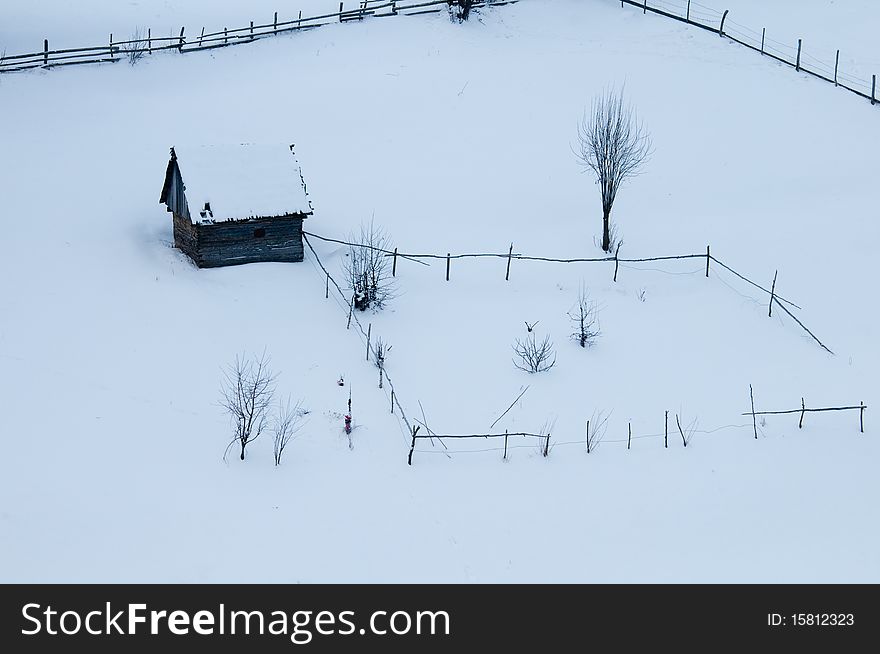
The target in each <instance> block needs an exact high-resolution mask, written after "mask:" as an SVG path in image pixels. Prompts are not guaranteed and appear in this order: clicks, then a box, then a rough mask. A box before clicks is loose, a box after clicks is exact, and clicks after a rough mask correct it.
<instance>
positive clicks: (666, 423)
mask: <svg viewBox="0 0 880 654" xmlns="http://www.w3.org/2000/svg"><path fill="white" fill-rule="evenodd" d="M663 447H664V448H665V449H669V411H667V412H666V415H665V416H663Z"/></svg>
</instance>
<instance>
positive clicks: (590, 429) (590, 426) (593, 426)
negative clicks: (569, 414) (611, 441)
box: [585, 411, 611, 454]
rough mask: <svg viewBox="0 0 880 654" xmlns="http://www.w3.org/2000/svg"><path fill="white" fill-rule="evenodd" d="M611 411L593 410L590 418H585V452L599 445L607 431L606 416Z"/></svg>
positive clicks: (609, 415) (609, 414) (607, 416)
mask: <svg viewBox="0 0 880 654" xmlns="http://www.w3.org/2000/svg"><path fill="white" fill-rule="evenodd" d="M610 417H611V413H610V412H608V413H606V412H605V411H598V412H596V411H594V412H593V415H592V416H590V419H589V420H587V432H586V438H585V440H586V444H587V454H589V453H590V452H592V451H594V450H595V449H596V448H597V447H599V443H601V442H602V439H603V438H605V432H606V431H608V418H610Z"/></svg>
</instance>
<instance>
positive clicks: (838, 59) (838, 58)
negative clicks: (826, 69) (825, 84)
mask: <svg viewBox="0 0 880 654" xmlns="http://www.w3.org/2000/svg"><path fill="white" fill-rule="evenodd" d="M838 68H840V50H838V51H837V55H836V56H835V57H834V86H837V69H838Z"/></svg>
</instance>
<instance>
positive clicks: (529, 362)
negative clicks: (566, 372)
mask: <svg viewBox="0 0 880 654" xmlns="http://www.w3.org/2000/svg"><path fill="white" fill-rule="evenodd" d="M513 351H514V353H515V354H516V358H515V359H514V360H513V365H515V366H516V367H517V368H519V369H520V370H525V371H526V372H528V373H535V372H545V371H547V370H550V368H552V367H553V366H554V365H555V364H556V352H555V350H554V348H553V341H551V340H550V335H549V334H548V335H547V336H545V337H544V338H543V340H541V341H540V342H538V340H537V339H536V338H535V333H534V332H530V333H529V335H528V336H526V338H525V339H519V338H518V339H516V343H515V345H514V346H513Z"/></svg>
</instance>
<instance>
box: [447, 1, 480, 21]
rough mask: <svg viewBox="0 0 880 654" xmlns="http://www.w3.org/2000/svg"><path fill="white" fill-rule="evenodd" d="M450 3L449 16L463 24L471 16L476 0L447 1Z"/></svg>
mask: <svg viewBox="0 0 880 654" xmlns="http://www.w3.org/2000/svg"><path fill="white" fill-rule="evenodd" d="M446 1H447V2H448V3H449V16H450V18H452V20H457V21H458V22H459V23H463V22H464V21H466V20H467V19H468V18H470V16H471V10H472V9H473V8H474V5H475V4H476V0H446Z"/></svg>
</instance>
